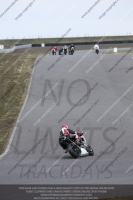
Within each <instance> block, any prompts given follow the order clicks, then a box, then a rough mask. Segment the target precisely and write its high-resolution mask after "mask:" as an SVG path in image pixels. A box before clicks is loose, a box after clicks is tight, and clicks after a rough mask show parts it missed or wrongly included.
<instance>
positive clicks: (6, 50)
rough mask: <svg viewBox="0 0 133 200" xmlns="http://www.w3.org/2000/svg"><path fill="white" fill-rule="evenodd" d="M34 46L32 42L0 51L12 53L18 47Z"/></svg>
mask: <svg viewBox="0 0 133 200" xmlns="http://www.w3.org/2000/svg"><path fill="white" fill-rule="evenodd" d="M30 47H32V44H25V45H20V46H14V47H13V48H11V49H0V53H11V52H13V51H15V50H17V49H24V48H30Z"/></svg>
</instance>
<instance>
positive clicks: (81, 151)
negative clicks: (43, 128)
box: [59, 134, 94, 158]
mask: <svg viewBox="0 0 133 200" xmlns="http://www.w3.org/2000/svg"><path fill="white" fill-rule="evenodd" d="M59 141H60V143H62V144H65V145H67V150H68V152H69V154H70V155H71V156H72V157H73V158H79V157H82V156H88V155H89V156H93V155H94V151H93V149H92V148H91V147H90V146H89V145H88V144H86V142H85V137H84V135H82V136H80V137H79V140H78V143H77V141H76V140H75V136H74V137H71V136H70V134H68V135H67V136H64V135H63V136H60V138H59Z"/></svg>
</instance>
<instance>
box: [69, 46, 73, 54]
mask: <svg viewBox="0 0 133 200" xmlns="http://www.w3.org/2000/svg"><path fill="white" fill-rule="evenodd" d="M73 54H74V47H72V48H71V49H70V51H69V55H73Z"/></svg>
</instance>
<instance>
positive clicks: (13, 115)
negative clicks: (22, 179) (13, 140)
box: [0, 53, 39, 154]
mask: <svg viewBox="0 0 133 200" xmlns="http://www.w3.org/2000/svg"><path fill="white" fill-rule="evenodd" d="M38 55H39V53H32V54H30V53H23V54H20V53H10V54H6V55H5V54H0V83H1V84H0V154H1V153H2V152H3V151H4V149H5V147H6V144H7V141H8V139H9V136H10V133H11V131H12V127H13V124H14V123H15V121H16V120H17V117H18V114H19V112H20V109H21V107H22V105H23V102H24V99H25V96H26V93H27V88H28V85H29V80H30V75H31V72H32V68H33V66H34V62H35V59H36V58H37V56H38Z"/></svg>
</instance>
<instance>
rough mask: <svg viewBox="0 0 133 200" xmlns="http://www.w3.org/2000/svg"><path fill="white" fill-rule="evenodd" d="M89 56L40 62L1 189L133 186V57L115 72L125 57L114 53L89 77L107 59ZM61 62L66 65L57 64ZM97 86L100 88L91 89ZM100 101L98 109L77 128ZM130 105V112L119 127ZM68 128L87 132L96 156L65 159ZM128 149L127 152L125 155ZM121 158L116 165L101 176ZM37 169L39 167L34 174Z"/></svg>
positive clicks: (1, 167) (0, 162)
mask: <svg viewBox="0 0 133 200" xmlns="http://www.w3.org/2000/svg"><path fill="white" fill-rule="evenodd" d="M86 53H87V51H79V52H75V54H74V55H73V56H70V55H66V56H63V57H61V58H60V56H59V55H56V56H52V55H46V56H44V57H43V58H41V59H40V57H39V58H38V59H40V61H39V62H38V64H37V65H36V66H35V67H34V71H33V73H32V80H31V84H30V86H29V93H28V96H27V101H26V103H25V105H24V109H23V110H22V111H21V113H20V118H19V123H18V122H17V123H16V125H15V126H14V130H13V134H14V137H13V140H12V142H11V146H10V149H9V151H8V153H7V154H6V155H4V156H3V157H2V158H0V172H1V173H0V184H22V183H23V184H80V183H81V184H133V178H132V174H133V169H131V170H129V171H128V172H127V173H126V171H127V169H128V168H129V167H130V166H131V165H133V160H132V155H133V145H132V142H133V123H132V119H133V112H132V111H133V107H131V106H130V105H131V103H132V101H133V70H130V71H128V72H126V71H127V70H128V69H129V68H130V67H131V66H132V64H133V60H132V54H128V55H126V56H125V57H124V58H123V60H121V61H120V62H119V64H118V65H117V66H116V67H115V68H113V69H112V71H110V72H109V70H110V69H111V68H112V67H113V66H114V65H115V64H116V63H117V62H118V61H119V60H120V59H121V58H122V56H124V55H125V54H108V55H106V56H104V58H103V59H102V60H100V61H99V62H98V64H97V65H95V66H93V68H92V70H91V71H89V72H88V73H86V71H87V70H88V69H89V68H90V67H91V66H92V65H94V63H95V62H96V61H97V60H99V59H100V57H101V56H102V55H103V53H99V55H96V54H95V53H94V52H90V53H89V54H87V55H86V57H84V58H83V56H84V55H85V54H86ZM81 58H82V60H81ZM57 59H60V60H59V61H58V62H57ZM79 60H80V62H79V63H78V65H77V66H75V67H74V68H73V70H71V69H72V67H73V66H74V65H75V64H76V63H77V62H78V61H79ZM55 62H56V64H55V65H54V66H53V67H51V66H52V65H53V63H55ZM48 68H50V69H49V70H48ZM70 70H71V71H70ZM96 83H97V85H96ZM46 84H51V86H52V87H54V89H53V90H51V91H52V92H48V91H49V89H50V88H49V87H47V88H46ZM86 84H87V85H86ZM93 86H95V88H94V89H92V90H90V89H91V88H93ZM87 91H90V92H89V95H88V96H87V97H85V101H86V102H82V105H80V104H78V106H77V107H76V106H74V104H76V103H77V102H78V101H79V100H80V99H83V96H84V95H85V94H86V93H87ZM47 92H48V93H47ZM123 94H125V95H123ZM122 95H123V96H122ZM97 100H99V102H98V103H97V105H95V106H94V107H93V108H92V109H91V110H90V112H88V113H87V114H86V115H85V116H84V118H82V119H81V121H80V122H79V123H78V124H76V125H75V126H74V124H75V122H76V121H77V120H78V119H80V118H81V117H82V116H83V114H84V113H85V112H86V111H87V110H88V109H89V108H90V107H91V106H92V105H94V102H96V101H97ZM80 103H81V101H80ZM112 105H113V106H112ZM129 106H130V109H128V111H127V112H125V114H124V115H123V116H122V117H121V118H120V119H119V121H118V122H117V123H115V124H114V125H113V124H112V123H113V122H114V121H115V120H116V119H118V117H119V116H120V115H121V114H122V113H123V112H124V111H125V110H126V109H127V108H128V107H129ZM48 109H49V110H48ZM70 110H71V111H70ZM68 111H70V112H68ZM105 111H107V112H106V113H105ZM104 113H105V115H104V116H103V114H104ZM65 114H66V116H65ZM64 116H65V117H64ZM63 117H64V119H62V121H61V122H59V121H60V120H61V118H63ZM100 117H101V118H100ZM39 119H40V120H39ZM98 119H100V120H98ZM62 124H67V125H68V126H69V127H70V128H71V129H75V130H76V129H78V130H81V131H83V132H86V135H85V136H86V139H87V141H88V142H89V144H90V145H91V146H92V148H93V149H94V152H95V155H94V156H92V157H89V156H87V157H82V158H79V159H73V158H72V157H71V156H70V155H69V154H64V152H63V149H62V148H61V147H60V146H59V145H58V137H59V130H60V128H61V125H62ZM124 131H125V133H124V135H122V136H121V134H122V133H123V132H124ZM45 134H46V136H45ZM44 136H45V139H44V140H42V138H43V137H44ZM119 136H120V138H119V139H118V140H117V142H116V143H115V145H112V146H111V143H112V142H113V141H115V140H116V139H117V138H118V137H119ZM38 141H40V142H38ZM109 145H110V148H109V149H108V150H107V151H106V152H105V153H104V154H102V152H103V151H104V150H106V148H108V147H109ZM123 149H126V150H125V152H124V153H123V154H121V155H120V152H122V151H123ZM31 150H32V151H31ZM46 152H47V153H46ZM43 155H44V157H42V156H43ZM99 155H101V156H100V157H99V159H98V156H99ZM118 155H119V157H117V156H118ZM116 157H117V159H116V160H115V161H114V162H113V164H112V166H110V167H109V168H108V169H107V170H105V171H104V172H103V173H101V170H103V169H104V168H105V167H107V166H108V165H109V164H110V163H111V162H112V161H113V160H114V159H115V158H116ZM39 159H40V160H39ZM39 161H40V162H39ZM94 161H95V162H94ZM91 164H92V165H91ZM32 165H34V167H33V168H32V169H31V170H30V171H28V170H29V167H30V166H32ZM89 165H90V167H88V166H89ZM14 166H15V167H14ZM68 167H69V168H68ZM86 169H87V171H85V170H86ZM65 170H66V173H63V172H64V171H65ZM27 172H28V173H27ZM25 173H27V174H25ZM24 174H25V175H24Z"/></svg>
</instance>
